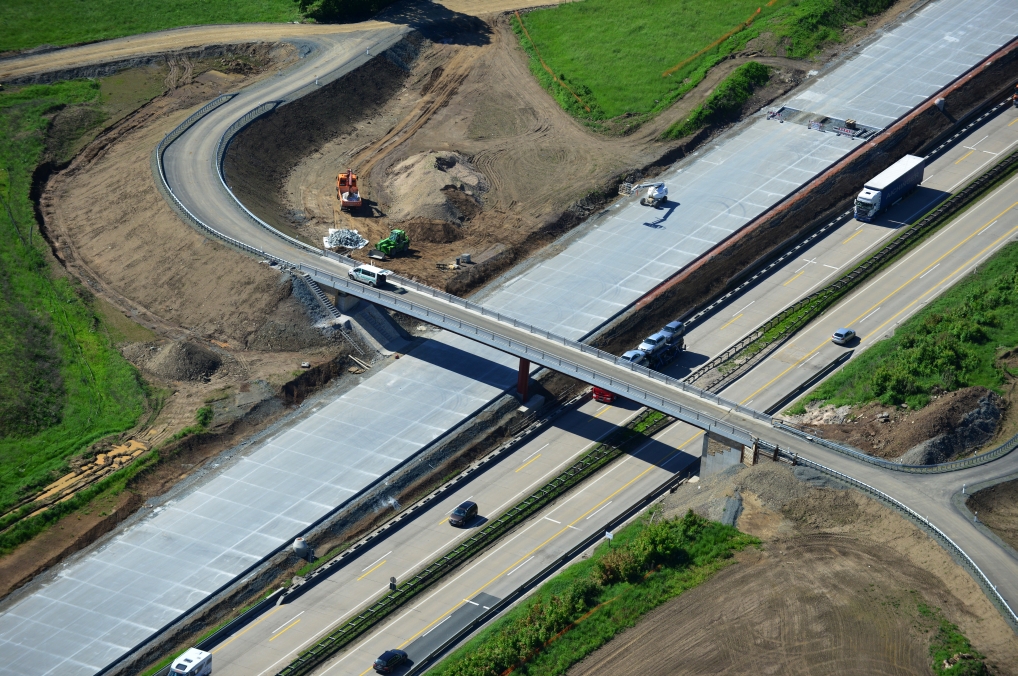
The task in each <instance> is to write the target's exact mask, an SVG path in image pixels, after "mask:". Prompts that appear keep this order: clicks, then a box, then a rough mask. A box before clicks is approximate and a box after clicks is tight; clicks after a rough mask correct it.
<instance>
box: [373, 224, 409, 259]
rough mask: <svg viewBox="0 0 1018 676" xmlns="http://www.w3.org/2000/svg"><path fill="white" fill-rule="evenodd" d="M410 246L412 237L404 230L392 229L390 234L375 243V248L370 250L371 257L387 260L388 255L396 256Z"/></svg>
mask: <svg viewBox="0 0 1018 676" xmlns="http://www.w3.org/2000/svg"><path fill="white" fill-rule="evenodd" d="M409 248H410V238H409V237H407V235H406V233H405V232H403V231H402V230H392V231H390V232H389V236H388V237H386V238H385V239H383V240H382V241H380V242H379V243H378V244H376V245H375V248H374V249H372V250H371V251H370V252H368V257H369V258H377V259H378V260H385V259H386V258H388V257H392V256H396V255H398V254H401V253H403V252H404V251H406V250H407V249H409Z"/></svg>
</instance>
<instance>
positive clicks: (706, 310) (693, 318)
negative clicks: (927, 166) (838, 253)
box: [682, 211, 852, 382]
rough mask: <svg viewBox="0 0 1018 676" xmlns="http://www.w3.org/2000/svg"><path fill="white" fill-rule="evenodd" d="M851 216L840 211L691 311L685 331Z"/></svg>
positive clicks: (685, 319)
mask: <svg viewBox="0 0 1018 676" xmlns="http://www.w3.org/2000/svg"><path fill="white" fill-rule="evenodd" d="M851 217H852V212H851V211H846V212H844V213H842V214H840V215H838V216H835V217H834V219H833V220H831V221H828V222H827V223H826V224H824V225H823V226H822V227H820V228H819V229H817V230H815V231H813V233H812V234H810V235H809V236H808V237H806V238H805V239H804V240H802V241H801V242H799V243H798V244H796V245H795V246H794V247H792V248H791V249H788V250H787V251H785V253H783V254H781V256H779V257H778V258H775V259H774V260H773V261H771V262H770V263H768V264H767V265H765V266H764V267H762V268H760V270H759V271H757V272H756V273H755V274H754V275H753V276H752V277H750V278H749V279H747V280H746V281H744V282H742V283H741V284H739V285H738V286H737V287H735V288H734V289H732V290H731V291H727V292H725V293H724V294H722V295H721V296H719V297H717V298H716V299H714V300H713V301H711V302H710V303H709V304H708V305H707V306H705V307H703V308H701V309H699V310H694V311H693V313H692V314H690V315H689V316H688V318H684V319H682V322H683V323H684V324H685V325H686V331H689V329H690V328H691V327H692V326H693V325H694V324H696V323H697V322H699V321H700V320H702V319H704V318H705V317H707V316H709V315H710V314H711V313H713V312H714V310H716V309H718V308H720V307H722V306H724V305H726V304H728V303H729V302H730V301H731V300H732V299H734V298H737V297H738V296H739V295H741V294H742V292H743V291H745V290H747V289H748V288H749V287H751V286H753V285H754V284H756V283H757V282H758V281H760V280H761V279H763V278H765V277H767V276H768V275H769V274H771V273H772V272H774V270H775V269H776V268H778V267H780V266H782V265H784V263H785V262H786V261H787V260H788V259H789V258H794V257H795V256H796V255H797V254H798V253H799V250H800V249H802V248H803V247H807V246H810V245H811V244H812V243H813V242H814V241H816V240H817V239H820V238H822V237H824V235H826V234H827V233H828V232H829V231H830V230H831V229H833V228H836V227H838V226H839V225H841V224H842V223H844V222H845V221H847V220H848V219H849V218H851ZM740 342H741V341H740ZM737 344H738V343H737ZM734 347H735V346H734V345H733V346H732V347H730V348H728V349H729V350H731V349H733V348H734ZM743 347H745V345H743ZM738 349H740V350H741V349H742V348H741V347H740V348H738ZM727 351H728V350H726V352H727ZM690 382H692V381H690Z"/></svg>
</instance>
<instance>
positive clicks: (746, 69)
mask: <svg viewBox="0 0 1018 676" xmlns="http://www.w3.org/2000/svg"><path fill="white" fill-rule="evenodd" d="M770 73H771V69H770V68H768V67H767V66H765V65H763V64H761V63H757V62H756V61H750V62H749V63H745V64H743V65H741V66H739V67H738V68H736V69H735V70H733V71H732V74H731V75H729V76H728V77H726V78H725V79H724V80H722V81H721V83H720V84H719V85H718V86H717V87H715V88H714V91H713V92H711V95H710V96H708V97H707V100H706V101H704V102H703V104H702V105H700V106H697V107H696V108H694V109H693V112H692V113H690V115H689V117H688V118H686V119H685V120H683V121H681V122H676V123H675V124H673V125H672V126H671V127H669V128H668V130H667V131H666V132H665V133H664V136H665V137H666V138H682V137H683V136H689V135H690V134H693V133H695V132H696V131H697V130H699V129H702V128H703V127H706V126H708V125H711V124H719V123H722V122H728V121H730V120H734V119H736V118H737V117H738V116H739V113H740V112H741V111H742V106H743V105H745V103H746V101H748V100H749V97H750V96H752V95H753V91H754V90H755V89H757V88H758V87H761V86H763V85H765V84H767V80H768V79H770V76H771V75H770Z"/></svg>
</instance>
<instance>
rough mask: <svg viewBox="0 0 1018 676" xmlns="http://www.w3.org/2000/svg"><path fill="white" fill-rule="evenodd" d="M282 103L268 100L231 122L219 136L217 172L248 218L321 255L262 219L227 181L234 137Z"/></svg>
mask: <svg viewBox="0 0 1018 676" xmlns="http://www.w3.org/2000/svg"><path fill="white" fill-rule="evenodd" d="M282 103H283V102H282V101H267V102H265V103H259V104H258V105H257V106H255V107H254V108H252V109H251V110H249V111H247V112H246V113H244V114H243V115H242V116H241V117H240V119H238V120H237V121H235V122H234V123H233V124H231V125H230V126H229V127H228V128H227V129H226V131H225V132H223V135H222V136H220V137H219V142H218V143H217V144H216V173H217V174H219V182H220V183H222V185H223V189H224V190H226V192H227V194H229V196H230V197H231V198H233V201H234V202H236V203H237V206H239V207H240V208H241V209H242V210H243V211H244V213H245V214H247V216H248V218H250V219H251V220H252V221H254V222H255V223H256V224H257V225H258V226H260V227H261V228H262V229H264V230H267V231H268V232H270V233H271V234H273V235H275V236H276V237H278V238H279V239H281V240H283V241H284V242H286V243H287V244H289V245H290V246H293V247H296V248H298V249H300V250H302V251H307V252H308V253H313V254H316V255H318V256H321V255H322V251H323V250H322V249H320V248H319V247H316V246H312V245H311V244H308V243H307V242H302V241H300V240H299V239H297V238H296V237H290V236H289V235H287V234H286V233H284V232H281V231H280V230H278V229H277V228H274V227H272V226H271V225H269V224H268V223H266V222H265V221H263V220H262V219H260V218H258V217H257V216H255V215H254V213H253V212H252V211H251V210H250V209H248V208H247V207H246V206H244V203H243V202H241V201H240V200H239V199H238V198H237V196H236V195H234V194H233V191H232V190H230V186H229V185H227V183H226V171H225V169H224V165H223V162H224V160H225V159H226V151H227V150H229V148H230V143H231V142H232V141H233V138H234V137H235V136H236V135H237V133H238V132H240V130H241V129H243V128H244V127H246V126H247V125H249V124H251V123H252V122H254V121H255V120H256V119H258V118H259V117H261V116H262V115H266V114H268V113H270V112H272V111H273V110H275V109H276V108H277V107H278V106H279V105H281V104H282Z"/></svg>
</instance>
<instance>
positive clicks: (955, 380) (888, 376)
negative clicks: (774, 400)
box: [792, 244, 1018, 413]
mask: <svg viewBox="0 0 1018 676" xmlns="http://www.w3.org/2000/svg"><path fill="white" fill-rule="evenodd" d="M1015 345H1018V244H1011V245H1009V246H1007V247H1005V248H1004V249H1002V250H1001V251H1000V252H999V253H997V254H996V255H995V256H993V257H992V258H991V259H990V260H989V261H987V262H986V263H985V264H984V265H982V266H981V267H980V268H979V269H978V270H977V271H976V272H975V274H972V275H969V276H967V277H966V278H965V279H964V280H962V281H961V282H959V283H958V284H957V285H955V286H954V287H952V288H951V289H949V290H948V291H946V292H945V293H944V294H943V295H941V296H940V297H939V298H937V299H936V300H935V301H933V302H932V303H930V305H929V306H928V307H926V308H924V309H923V310H922V311H921V312H919V313H917V314H916V315H915V316H914V317H912V318H911V319H909V320H908V321H907V322H905V323H904V324H902V325H901V326H900V327H899V328H898V330H897V331H895V333H894V335H893V336H892V337H890V338H887V339H886V340H882V341H880V342H878V343H876V344H875V345H873V346H872V347H870V348H869V349H868V350H866V351H865V352H863V353H862V354H861V355H859V356H858V357H857V358H855V359H853V360H852V361H851V362H849V363H848V365H847V366H845V368H843V369H842V370H841V371H839V372H838V373H836V374H835V375H834V376H833V377H831V378H830V379H829V380H827V381H826V382H825V383H823V384H822V385H821V386H820V387H819V388H817V389H816V390H814V391H813V392H812V393H810V394H809V395H807V396H806V397H805V398H803V399H802V401H800V402H799V403H797V404H796V405H795V406H794V407H793V408H792V412H794V413H801V412H802V411H804V410H805V404H806V403H808V402H811V401H818V400H823V401H825V402H826V403H829V404H834V405H837V406H842V405H845V404H863V403H867V402H870V401H875V400H881V401H883V402H884V403H887V404H898V403H902V402H907V403H908V404H909V406H911V407H913V408H919V407H922V406H925V405H926V403H927V402H929V398H930V395H931V394H934V393H936V392H938V391H943V390H948V391H950V390H955V389H959V388H962V387H970V386H973V385H983V386H985V387H989V388H991V389H999V387H1000V386H1001V385H1002V384H1003V383H1004V382H1005V378H1006V374H1005V373H1004V372H1003V371H1001V370H1000V368H999V367H998V366H997V364H996V355H997V352H998V350H999V349H1000V348H1001V347H1014V346H1015Z"/></svg>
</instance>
